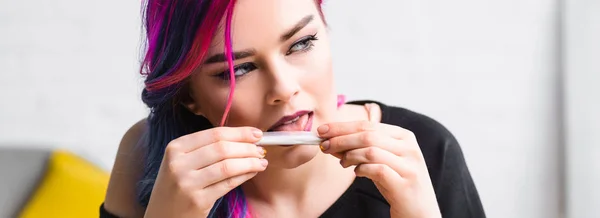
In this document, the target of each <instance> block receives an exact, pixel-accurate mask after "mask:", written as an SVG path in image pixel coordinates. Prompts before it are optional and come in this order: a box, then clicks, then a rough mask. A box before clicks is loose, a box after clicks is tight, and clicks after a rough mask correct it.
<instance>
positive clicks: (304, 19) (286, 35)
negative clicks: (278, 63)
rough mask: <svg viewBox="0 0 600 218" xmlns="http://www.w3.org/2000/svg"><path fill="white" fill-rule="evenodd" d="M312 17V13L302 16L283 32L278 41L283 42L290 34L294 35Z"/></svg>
mask: <svg viewBox="0 0 600 218" xmlns="http://www.w3.org/2000/svg"><path fill="white" fill-rule="evenodd" d="M313 19H314V16H313V15H312V14H311V15H308V16H306V17H304V18H302V20H300V21H298V23H296V25H294V27H293V28H292V29H290V30H288V31H287V32H285V34H283V35H282V36H281V39H280V41H281V42H285V41H287V40H288V39H290V38H292V36H294V35H296V33H298V31H300V30H301V29H302V28H304V27H305V26H306V25H308V24H309V23H310V22H311V21H312V20H313Z"/></svg>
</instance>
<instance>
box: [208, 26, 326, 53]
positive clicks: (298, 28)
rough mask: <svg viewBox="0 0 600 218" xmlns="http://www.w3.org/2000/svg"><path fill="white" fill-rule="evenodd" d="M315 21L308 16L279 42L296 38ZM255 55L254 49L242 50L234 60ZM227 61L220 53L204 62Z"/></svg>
mask: <svg viewBox="0 0 600 218" xmlns="http://www.w3.org/2000/svg"><path fill="white" fill-rule="evenodd" d="M313 19H314V15H308V16H306V17H304V18H302V20H300V21H298V23H296V25H294V27H292V28H291V29H290V30H288V31H287V32H285V34H283V35H281V38H280V39H279V40H280V41H281V42H285V41H287V40H288V39H290V38H292V36H294V35H295V34H296V33H298V32H299V31H300V30H301V29H302V28H304V27H306V25H308V24H309V23H310V22H311V21H312V20H313ZM254 54H256V50H254V49H246V50H242V51H236V52H233V59H243V58H247V57H251V56H253V55H254ZM225 61H227V58H226V57H225V53H219V54H215V55H213V56H210V57H209V58H207V59H206V61H204V64H212V63H219V62H225Z"/></svg>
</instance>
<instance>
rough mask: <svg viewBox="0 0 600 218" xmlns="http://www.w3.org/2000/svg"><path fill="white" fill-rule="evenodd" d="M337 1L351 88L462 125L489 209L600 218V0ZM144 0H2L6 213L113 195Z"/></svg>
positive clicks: (138, 114)
mask: <svg viewBox="0 0 600 218" xmlns="http://www.w3.org/2000/svg"><path fill="white" fill-rule="evenodd" d="M325 2H326V4H325V12H326V17H327V19H328V23H329V24H330V28H331V34H332V37H333V39H332V40H333V47H332V49H333V55H334V65H335V73H336V76H337V86H338V88H339V91H340V93H342V94H346V95H347V97H348V98H349V99H350V100H355V99H374V100H379V101H382V102H384V103H387V104H391V105H395V106H401V107H406V108H409V109H412V110H415V111H418V112H421V113H424V114H426V115H428V116H431V117H433V118H435V119H437V120H438V121H440V122H441V123H442V124H444V125H445V126H446V127H448V128H449V129H450V130H451V131H452V132H453V133H454V134H455V136H456V137H457V138H458V140H459V142H460V143H461V145H462V148H463V151H464V153H465V155H466V159H467V164H468V165H469V167H470V170H471V173H472V176H473V177H474V179H475V182H476V185H477V187H478V189H479V193H480V195H481V198H482V201H483V204H484V208H485V210H486V212H487V214H488V217H492V218H592V217H600V215H599V214H600V186H598V184H600V158H596V157H598V156H600V139H599V137H598V135H597V134H595V131H596V130H598V129H600V115H599V114H600V86H599V85H597V84H598V83H599V82H600V0H554V1H549V0H487V1H476V0H454V1H434V0H370V1H359V0H343V1H342V0H325ZM139 3H140V2H139V1H117V0H105V1H89V0H56V1H41V0H33V1H11V0H0V217H3V216H6V217H11V216H16V215H14V214H15V213H16V212H14V211H15V209H14V208H19V209H18V210H19V211H21V210H29V211H37V212H30V213H29V215H23V213H21V215H22V216H24V217H25V216H29V217H50V215H48V214H51V213H50V212H49V211H50V210H52V211H55V210H58V209H57V208H60V206H56V205H55V204H56V202H60V201H63V202H64V201H67V200H64V199H70V200H71V201H74V199H76V197H73V196H75V195H76V194H73V196H67V195H64V194H63V195H62V196H60V197H52V196H53V195H52V193H54V194H57V193H56V191H53V190H55V189H57V187H63V188H65V189H74V190H75V189H78V190H83V191H85V192H86V193H92V194H88V195H93V194H95V195H96V196H99V197H103V190H101V189H102V187H104V186H105V184H106V183H105V182H103V181H104V180H105V179H106V178H107V177H106V176H105V175H106V173H108V172H110V170H111V168H112V164H113V161H114V158H115V154H116V151H117V147H118V144H119V141H120V139H121V137H122V136H123V134H124V133H125V131H126V130H127V129H128V128H129V127H130V126H131V125H132V124H133V123H135V122H137V121H139V120H140V119H142V118H144V117H145V116H146V115H147V110H146V108H145V106H144V105H143V104H142V103H141V100H140V97H139V95H140V92H141V87H142V86H141V83H142V79H141V77H140V76H139V74H138V73H137V72H138V71H137V70H138V67H139V57H140V53H139V51H140V45H141V44H140V38H141V36H142V32H141V28H140V27H141V22H140V17H139V11H140V4H139ZM31 151H34V152H33V153H36V152H37V153H39V154H32V152H31ZM75 165H77V166H81V167H78V168H77V169H71V168H72V167H73V166H75ZM48 166H50V169H52V170H50V171H52V172H55V173H54V174H52V175H56V176H54V177H52V176H49V174H48V173H45V172H46V171H45V168H46V167H48ZM61 167H65V168H64V169H63V168H61ZM67 168H68V169H67ZM61 173H62V174H61ZM58 175H62V176H58ZM19 176H21V177H19ZM23 176H24V177H23ZM69 176H71V177H72V178H71V179H65V178H66V177H69ZM89 178H99V179H98V180H102V181H100V182H98V180H90V179H89ZM73 179H74V180H86V179H87V180H90V181H91V182H90V181H88V182H89V183H93V184H94V185H91V186H90V187H87V186H85V185H79V183H77V184H75V183H73V184H72V183H70V181H73ZM44 181H51V182H44ZM98 187H100V191H98V190H99V189H98ZM63 190H64V189H63ZM61 192H64V191H61ZM74 192H75V191H74ZM40 193H41V194H40ZM29 196H34V197H33V198H31V197H29ZM40 196H41V197H40ZM32 199H33V200H32ZM58 199H63V200H58ZM32 202H33V203H32ZM98 203H99V202H98ZM49 205H54V206H53V207H50V206H49ZM75 205H77V204H75ZM93 206H94V207H92V210H94V211H93V212H96V213H97V206H99V205H93ZM73 207H76V206H70V207H69V208H70V209H71V210H73ZM81 207H82V208H84V207H85V206H81ZM23 208H24V209H23ZM39 211H42V212H39ZM19 213H20V212H19ZM36 213H37V214H38V215H37V216H36V215H32V214H36ZM40 213H41V214H46V215H45V216H40V215H39V214H40ZM11 214H12V215H11Z"/></svg>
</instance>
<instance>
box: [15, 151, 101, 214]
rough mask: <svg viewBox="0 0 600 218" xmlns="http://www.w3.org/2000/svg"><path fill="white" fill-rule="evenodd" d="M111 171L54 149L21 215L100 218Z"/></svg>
mask: <svg viewBox="0 0 600 218" xmlns="http://www.w3.org/2000/svg"><path fill="white" fill-rule="evenodd" d="M108 179H109V174H108V172H105V171H104V170H102V169H100V168H99V167H97V166H95V165H93V164H91V163H90V162H88V161H86V160H84V159H82V158H80V157H78V156H76V155H74V154H72V153H70V152H67V151H55V152H53V153H52V156H51V157H50V160H49V162H48V171H47V172H46V175H45V176H44V178H43V180H42V181H41V184H40V186H39V187H38V189H37V190H36V191H35V192H34V194H33V196H32V198H31V200H30V201H29V202H28V203H27V205H26V206H25V208H24V209H23V211H22V213H21V216H20V217H21V218H34V217H44V218H53V217H57V218H58V217H60V218H71V217H73V218H75V217H76V218H85V217H99V211H98V210H99V206H100V204H101V203H102V202H103V200H104V195H105V193H106V188H107V187H108Z"/></svg>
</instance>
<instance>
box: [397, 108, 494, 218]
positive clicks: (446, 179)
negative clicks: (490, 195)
mask: <svg viewBox="0 0 600 218" xmlns="http://www.w3.org/2000/svg"><path fill="white" fill-rule="evenodd" d="M390 110H391V111H389V112H392V113H390V114H388V115H392V114H401V115H402V116H398V120H397V121H398V122H399V124H400V125H399V126H401V127H404V128H406V129H409V130H411V131H412V132H413V133H414V134H415V136H416V138H417V141H418V143H419V146H420V147H421V151H422V152H423V155H424V157H425V161H426V163H427V168H428V170H429V175H430V177H431V182H432V183H433V187H434V190H435V193H436V197H437V201H438V205H439V207H440V210H441V213H442V217H443V218H485V217H486V215H485V212H484V209H483V206H482V203H481V200H480V198H479V194H478V192H477V188H476V187H475V183H474V182H473V179H472V178H471V174H470V172H469V169H468V167H467V164H466V162H465V158H464V156H463V152H462V150H461V147H460V145H459V143H458V141H457V140H456V138H455V137H454V136H453V135H452V133H450V131H448V129H447V128H445V127H444V126H443V125H442V124H440V123H439V122H437V121H435V120H434V119H432V118H430V117H427V116H425V115H421V114H418V113H415V112H412V111H409V110H406V109H402V108H390ZM394 112H395V113H394ZM389 118H390V119H391V120H392V121H393V120H394V119H395V118H393V115H392V116H390V117H389Z"/></svg>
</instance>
